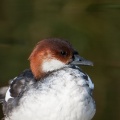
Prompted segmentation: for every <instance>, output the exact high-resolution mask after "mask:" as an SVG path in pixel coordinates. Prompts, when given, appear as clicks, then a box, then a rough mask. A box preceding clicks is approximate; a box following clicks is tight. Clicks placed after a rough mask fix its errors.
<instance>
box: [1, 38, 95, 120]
mask: <svg viewBox="0 0 120 120" xmlns="http://www.w3.org/2000/svg"><path fill="white" fill-rule="evenodd" d="M28 60H29V61H30V68H29V69H25V70H24V71H23V72H22V73H20V74H19V75H18V76H17V77H15V78H14V79H12V80H11V81H10V83H9V87H8V89H7V91H6V93H5V96H4V99H3V97H2V105H3V113H4V120H91V119H92V118H93V116H94V115H95V112H96V105H95V101H94V99H93V89H94V84H93V82H92V80H91V79H90V77H89V76H88V75H87V74H86V73H85V72H83V70H82V69H81V68H80V67H79V66H81V65H88V66H93V63H92V62H91V61H89V60H86V59H84V58H83V57H81V56H80V55H79V53H78V52H77V51H76V50H75V49H74V48H73V46H72V45H71V44H70V43H69V42H68V41H67V40H64V39H60V38H47V39H43V40H41V41H40V42H38V43H37V45H36V46H35V47H34V49H33V51H32V52H31V54H30V56H29V58H28Z"/></svg>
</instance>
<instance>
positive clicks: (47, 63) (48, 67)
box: [42, 59, 65, 72]
mask: <svg viewBox="0 0 120 120" xmlns="http://www.w3.org/2000/svg"><path fill="white" fill-rule="evenodd" d="M64 66H65V63H63V62H61V61H59V60H57V59H50V60H44V61H43V64H42V70H43V71H44V72H49V71H53V70H57V69H60V68H62V67H64Z"/></svg>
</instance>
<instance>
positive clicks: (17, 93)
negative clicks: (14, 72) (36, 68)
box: [3, 69, 35, 115]
mask: <svg viewBox="0 0 120 120" xmlns="http://www.w3.org/2000/svg"><path fill="white" fill-rule="evenodd" d="M34 82H35V79H34V76H33V74H32V72H31V70H30V69H26V70H24V71H23V72H22V73H21V74H20V75H18V76H17V77H15V78H14V79H13V80H11V84H10V89H9V92H10V96H11V97H12V98H10V99H8V101H5V100H4V101H3V111H4V114H5V115H8V113H9V112H10V111H12V109H13V108H14V107H16V106H18V105H19V99H20V98H21V97H22V94H23V93H24V91H25V90H26V88H27V87H28V86H29V85H30V84H33V83H34ZM3 98H4V97H3ZM4 99H5V98H4Z"/></svg>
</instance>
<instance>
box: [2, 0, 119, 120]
mask: <svg viewBox="0 0 120 120" xmlns="http://www.w3.org/2000/svg"><path fill="white" fill-rule="evenodd" d="M0 6H1V7H0V68H1V69H0V86H4V85H7V84H8V81H9V80H10V79H12V78H14V77H15V76H17V75H18V74H19V73H20V72H21V71H23V70H24V69H25V68H29V61H28V60H27V59H28V57H29V54H30V52H31V51H32V49H33V47H34V45H35V44H36V43H37V42H38V41H39V40H41V39H42V38H46V37H60V38H65V39H68V40H69V41H70V42H71V43H72V44H73V46H74V47H75V48H76V49H77V50H78V51H79V53H80V55H81V56H83V57H84V58H86V59H89V60H91V61H93V62H94V67H82V69H83V70H84V71H85V72H87V73H88V74H89V76H90V77H91V79H92V81H93V82H94V84H95V90H94V98H95V101H96V105H97V111H96V115H95V117H94V118H93V120H107V119H109V120H120V114H119V113H120V102H119V101H120V94H119V91H120V87H119V86H120V22H119V21H120V3H119V2H115V1H113V2H112V1H111V2H108V1H106V2H104V1H101V2H92V1H87V0H86V1H76V0H75V1H62V0H61V1H59V0H57V1H56V0H51V2H50V1H48V0H45V1H44V2H43V1H39V0H36V1H26V2H25V1H23V0H21V1H19V0H17V1H15V0H12V1H11V2H10V1H8V0H6V1H0ZM0 118H2V111H1V110H0Z"/></svg>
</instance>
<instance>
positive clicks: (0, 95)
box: [0, 86, 8, 103]
mask: <svg viewBox="0 0 120 120" xmlns="http://www.w3.org/2000/svg"><path fill="white" fill-rule="evenodd" d="M7 90H8V86H5V87H2V88H0V103H2V102H3V101H4V99H5V94H6V92H7Z"/></svg>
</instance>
